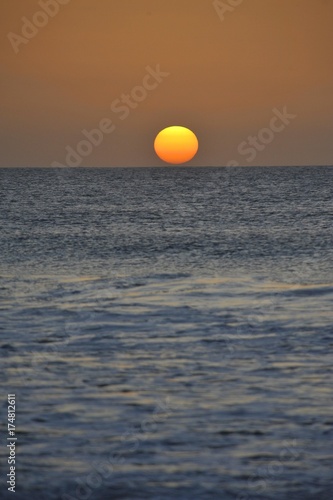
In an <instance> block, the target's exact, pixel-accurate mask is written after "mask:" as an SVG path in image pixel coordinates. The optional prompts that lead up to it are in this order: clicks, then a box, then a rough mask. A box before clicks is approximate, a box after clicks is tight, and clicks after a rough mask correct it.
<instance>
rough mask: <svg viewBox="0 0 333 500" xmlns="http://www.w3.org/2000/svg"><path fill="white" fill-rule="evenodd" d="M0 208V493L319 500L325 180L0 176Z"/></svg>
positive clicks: (331, 185) (331, 177)
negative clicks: (11, 456)
mask: <svg viewBox="0 0 333 500" xmlns="http://www.w3.org/2000/svg"><path fill="white" fill-rule="evenodd" d="M0 194H1V198H0V204H1V226H0V245H1V246H0V249H1V250H0V251H1V259H0V277H1V278H0V298H1V302H0V316H1V321H0V355H1V371H0V377H1V385H2V391H1V393H2V399H1V404H0V407H1V408H2V411H1V415H2V416H1V425H2V426H3V427H2V428H3V430H4V432H3V433H1V435H2V438H1V443H0V463H1V471H2V472H1V483H0V499H7V498H11V499H12V498H15V499H16V500H30V499H31V500H43V499H45V500H90V499H91V500H109V499H121V500H140V499H147V500H148V499H152V500H169V499H176V500H196V499H198V500H199V499H203V500H206V499H207V500H209V499H210V500H215V499H221V500H252V499H253V500H254V499H262V500H287V499H288V500H291V499H292V500H328V499H332V498H333V478H332V463H333V447H332V438H333V414H332V400H333V308H332V305H333V168H328V167H312V168H311V167H292V168H291V167H290V168H289V167H283V168H282V167H281V168H276V167H274V168H273V167H270V168H264V167H262V168H254V167H246V168H211V167H207V168H198V167H196V168H190V167H181V168H178V167H166V168H164V167H163V168H73V169H66V168H65V169H55V168H25V169H24V168H7V169H0ZM8 393H15V395H16V436H17V446H16V494H15V495H13V493H10V492H7V487H8V485H7V484H6V481H7V477H6V474H7V473H8V472H9V470H8V469H9V465H8V464H7V457H8V448H6V443H7V435H8V434H7V427H6V426H7V394H8Z"/></svg>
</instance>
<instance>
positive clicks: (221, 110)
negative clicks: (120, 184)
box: [0, 0, 333, 167]
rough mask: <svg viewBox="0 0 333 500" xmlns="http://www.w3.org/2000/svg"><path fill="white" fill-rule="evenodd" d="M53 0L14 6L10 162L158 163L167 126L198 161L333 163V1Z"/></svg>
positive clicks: (7, 44)
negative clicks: (192, 142) (187, 135)
mask: <svg viewBox="0 0 333 500" xmlns="http://www.w3.org/2000/svg"><path fill="white" fill-rule="evenodd" d="M55 2H56V0H40V1H39V2H37V1H36V0H26V1H25V2H24V3H21V2H18V1H17V0H6V1H5V2H4V5H5V6H4V9H3V16H2V18H1V21H0V24H1V31H2V34H3V43H2V46H1V49H0V50H1V59H2V78H1V81H2V91H1V99H2V113H1V130H2V133H1V144H0V145H1V152H2V154H1V162H0V166H4V167H6V166H9V167H11V166H13V167H14V166H49V165H52V164H55V163H59V164H66V157H67V156H68V154H69V153H68V151H69V150H68V149H67V150H66V148H68V147H69V148H70V150H71V151H72V149H71V148H73V150H74V151H77V145H78V144H79V143H80V142H81V141H87V140H88V141H90V142H91V143H92V146H91V147H90V146H89V147H88V149H86V150H85V149H84V147H86V148H87V145H86V146H84V145H83V146H82V152H84V153H85V154H84V155H83V154H82V155H81V156H80V155H79V156H80V161H77V162H76V161H75V155H74V159H73V157H72V156H71V158H72V160H71V161H72V163H73V165H72V166H75V164H76V163H77V164H78V165H81V166H153V165H156V166H159V165H162V162H161V161H160V160H159V159H158V158H157V157H156V155H155V153H154V150H153V141H154V138H155V136H156V134H157V133H158V132H159V131H160V130H161V129H162V128H164V127H166V126H169V125H183V126H186V127H189V128H190V129H191V130H193V131H194V132H195V134H196V135H197V137H198V139H199V152H198V154H197V156H196V157H195V158H194V159H193V160H192V161H191V162H190V163H189V164H188V165H191V166H201V165H209V166H223V165H228V164H230V165H232V164H235V165H236V164H241V165H245V166H247V165H249V166H251V165H259V166H263V165H268V166H271V165H281V166H284V165H331V164H332V163H333V161H332V158H333V141H332V130H333V92H332V90H333V67H332V63H331V53H332V46H333V31H332V19H333V17H332V15H333V2H332V1H331V0H321V1H318V0H290V1H289V2H285V3H282V2H281V1H280V0H271V1H270V2H269V3H267V1H266V0H252V1H251V2H241V3H240V5H239V6H237V7H234V8H231V9H230V10H228V11H226V12H224V13H222V10H221V7H218V4H219V3H218V2H212V1H208V2H203V1H202V0H177V1H176V0H141V1H140V2H138V1H137V0H121V1H120V0H114V1H113V2H112V3H110V2H109V1H107V0H99V2H98V3H97V4H93V3H92V2H90V1H89V0H80V3H77V2H75V1H73V0H57V3H55ZM225 3H228V2H227V1H226V2H225ZM221 4H223V2H220V4H219V5H221ZM42 6H44V7H42ZM52 9H53V10H52ZM38 11H39V12H44V15H39V16H38V15H37V17H36V13H37V12H38ZM45 12H49V14H47V13H46V14H45ZM51 13H52V16H51ZM32 21H35V22H36V24H40V27H37V28H36V27H34V25H31V24H30V23H31V22H32ZM43 24H44V25H43ZM19 37H21V38H19ZM27 37H29V38H27ZM22 38H23V39H22ZM24 40H25V41H24ZM277 113H280V114H282V115H286V113H287V114H288V116H290V118H289V123H287V121H288V118H285V122H284V121H283V119H282V121H281V119H280V120H279V121H277V120H275V121H273V120H274V118H275V117H276V116H277ZM291 117H292V118H291ZM97 128H99V130H100V131H101V132H100V133H98V132H96V130H95V129H97ZM92 130H94V132H93V133H92V134H91V131H92ZM263 130H264V131H263ZM84 131H85V132H84ZM258 134H259V137H260V139H259V140H256V139H255V138H257V137H258ZM250 138H251V139H250ZM253 138H254V139H253ZM251 141H252V143H251ZM255 141H256V142H255ZM89 148H90V149H91V150H90V149H89ZM249 148H250V149H249ZM250 150H251V151H250ZM86 153H87V154H86ZM71 154H72V153H71Z"/></svg>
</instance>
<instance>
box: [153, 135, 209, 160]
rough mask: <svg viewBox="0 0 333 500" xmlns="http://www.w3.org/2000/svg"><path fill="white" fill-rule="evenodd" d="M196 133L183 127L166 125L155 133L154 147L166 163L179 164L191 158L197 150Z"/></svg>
mask: <svg viewBox="0 0 333 500" xmlns="http://www.w3.org/2000/svg"><path fill="white" fill-rule="evenodd" d="M198 147H199V144H198V139H197V138H196V135H195V134H194V133H193V132H192V131H191V130H189V129H188V128H185V127H179V126H173V127H167V128H165V129H163V130H161V132H160V133H159V134H157V136H156V139H155V142H154V149H155V153H156V154H157V156H158V157H159V158H160V159H161V160H163V161H165V162H166V163H173V164H175V165H179V164H180V163H185V162H187V161H190V160H192V158H193V157H194V156H195V155H196V153H197V151H198Z"/></svg>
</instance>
